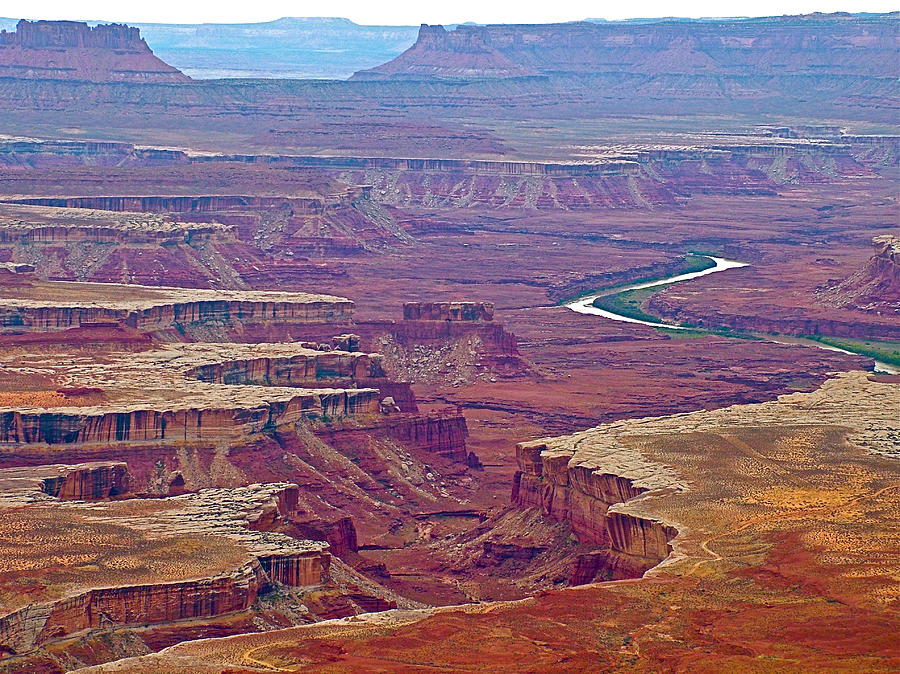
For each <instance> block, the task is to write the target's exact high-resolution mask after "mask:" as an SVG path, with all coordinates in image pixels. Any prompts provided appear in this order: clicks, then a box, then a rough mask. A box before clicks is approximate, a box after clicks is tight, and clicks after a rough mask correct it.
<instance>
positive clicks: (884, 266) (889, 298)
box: [819, 234, 900, 314]
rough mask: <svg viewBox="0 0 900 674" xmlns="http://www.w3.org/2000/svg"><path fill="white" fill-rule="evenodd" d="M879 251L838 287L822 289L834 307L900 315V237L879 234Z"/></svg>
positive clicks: (876, 238)
mask: <svg viewBox="0 0 900 674" xmlns="http://www.w3.org/2000/svg"><path fill="white" fill-rule="evenodd" d="M874 244H875V246H876V249H877V252H876V253H875V255H873V256H872V258H871V259H870V260H869V261H868V262H867V263H866V264H865V266H864V267H863V268H862V269H860V270H859V271H857V272H855V273H854V274H853V275H851V276H850V277H849V278H846V279H844V280H843V281H841V282H840V283H838V284H837V285H835V286H832V287H827V288H823V289H821V290H820V293H819V296H820V297H821V299H822V300H823V301H824V302H826V303H827V304H829V305H831V306H836V307H847V308H852V309H857V310H861V311H866V312H880V313H883V314H900V238H897V237H895V236H892V235H890V234H885V235H882V236H878V237H875V240H874Z"/></svg>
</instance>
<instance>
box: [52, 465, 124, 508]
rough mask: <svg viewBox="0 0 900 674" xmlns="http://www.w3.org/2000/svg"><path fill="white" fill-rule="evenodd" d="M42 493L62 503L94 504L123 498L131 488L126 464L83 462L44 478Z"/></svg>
mask: <svg viewBox="0 0 900 674" xmlns="http://www.w3.org/2000/svg"><path fill="white" fill-rule="evenodd" d="M43 487H44V491H45V492H46V493H47V494H49V495H50V496H55V497H56V498H58V499H60V500H61V501H97V500H100V499H106V498H110V497H112V496H122V495H124V494H127V493H128V492H129V489H130V476H129V474H128V465H127V464H126V463H125V462H117V463H86V464H78V465H76V466H70V467H68V470H67V471H66V472H64V473H63V474H61V475H58V476H54V477H48V478H44V481H43Z"/></svg>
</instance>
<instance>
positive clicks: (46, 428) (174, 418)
mask: <svg viewBox="0 0 900 674" xmlns="http://www.w3.org/2000/svg"><path fill="white" fill-rule="evenodd" d="M378 401H379V394H378V391H377V390H374V389H357V390H325V391H319V392H312V391H311V392H304V393H300V394H298V395H296V396H295V397H293V398H291V399H290V400H285V401H271V402H268V403H261V404H259V405H257V406H255V407H252V408H240V407H237V408H219V409H180V410H165V411H163V410H153V409H138V410H128V411H115V410H108V409H102V408H99V409H96V410H90V409H88V410H78V411H74V410H66V411H59V412H57V411H33V412H32V411H27V410H4V411H0V442H2V443H14V444H36V443H47V444H95V443H110V442H148V441H160V442H163V441H170V442H176V441H177V442H195V441H200V440H210V439H231V440H235V439H239V438H242V437H246V436H247V435H251V434H254V433H259V432H261V431H262V430H264V429H266V428H275V427H276V426H278V425H282V424H292V423H296V422H298V421H301V420H304V419H307V418H308V417H310V416H312V417H327V418H343V417H347V416H352V415H363V414H375V413H377V411H378Z"/></svg>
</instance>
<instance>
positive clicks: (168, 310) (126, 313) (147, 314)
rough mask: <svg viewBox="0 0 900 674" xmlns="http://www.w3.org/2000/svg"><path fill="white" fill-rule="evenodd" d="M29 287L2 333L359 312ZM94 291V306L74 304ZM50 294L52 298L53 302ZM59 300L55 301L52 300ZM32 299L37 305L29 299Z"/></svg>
mask: <svg viewBox="0 0 900 674" xmlns="http://www.w3.org/2000/svg"><path fill="white" fill-rule="evenodd" d="M19 285H22V286H28V287H29V288H30V291H29V292H28V293H24V292H23V293H20V294H18V295H17V296H16V297H10V298H6V299H3V300H2V301H0V329H5V331H15V332H19V331H22V330H33V331H51V330H66V329H69V328H76V327H79V326H80V325H82V324H84V323H94V324H96V323H105V322H110V321H112V322H117V323H122V324H124V325H126V326H128V327H130V328H135V329H138V330H165V329H169V328H175V329H180V330H182V331H183V330H184V329H185V328H187V327H189V326H190V325H191V324H197V323H211V322H213V323H223V324H225V325H244V324H248V325H252V324H255V323H293V324H296V323H324V322H333V323H338V324H340V323H344V322H349V321H350V319H351V316H352V311H353V302H351V301H350V300H347V299H344V298H340V297H332V296H328V295H311V294H307V293H279V292H263V291H260V292H245V291H227V290H222V291H213V290H207V289H199V288H198V289H193V290H185V289H181V288H167V287H162V286H160V287H148V286H138V285H121V284H112V283H110V284H93V285H78V284H72V285H68V284H50V285H44V284H42V283H40V282H37V281H36V280H34V279H32V280H31V281H29V280H28V279H23V280H21V281H20V282H19ZM70 291H71V292H73V293H74V294H75V295H76V296H79V295H81V294H82V292H87V291H93V293H92V299H91V300H90V301H80V300H78V299H77V298H76V299H70V297H69V296H68V292H70ZM48 292H49V293H50V294H51V296H50V297H48ZM52 295H55V298H53V297H52ZM29 296H31V297H34V299H28V298H29Z"/></svg>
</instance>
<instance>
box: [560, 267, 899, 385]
mask: <svg viewBox="0 0 900 674" xmlns="http://www.w3.org/2000/svg"><path fill="white" fill-rule="evenodd" d="M707 257H709V259H710V260H712V261H713V262H715V263H716V265H715V266H714V267H710V268H709V269H704V270H703V271H695V272H690V273H688V274H678V275H677V276H670V277H669V278H664V279H660V280H658V281H647V282H645V283H635V284H633V285H629V286H625V287H622V288H612V289H609V290H604V291H601V292H598V293H594V294H592V295H587V296H585V297H579V298H578V299H577V300H573V301H572V302H569V303H567V304H566V307H568V308H569V309H571V310H572V311H574V312H576V313H579V314H588V315H590V316H600V317H601V318H608V319H609V320H611V321H621V322H622V323H637V324H639V325H648V326H650V327H651V328H667V329H669V330H691V329H692V328H690V327H686V326H683V325H675V324H674V323H662V322H659V323H655V322H652V321H642V320H640V319H638V318H632V317H631V316H623V315H622V314H617V313H614V312H612V311H607V310H606V309H599V308H598V307H595V306H594V300H595V299H597V298H598V297H606V296H608V295H618V294H619V293H624V292H627V291H629V290H640V289H642V288H653V287H656V286H664V285H668V284H670V283H680V282H682V281H690V280H691V279H695V278H700V277H701V276H707V275H708V274H716V273H718V272H722V271H727V270H728V269H737V268H738V267H747V266H748V265H747V263H746V262H736V261H735V260H726V259H725V258H722V257H714V256H712V255H709V256H707ZM753 336H754V337H759V338H761V339H765V340H767V341H770V342H776V343H777V344H789V345H800V346H814V347H816V348H817V349H824V350H825V351H837V352H839V353H847V354H851V355H855V354H853V352H852V351H847V350H845V349H841V348H838V347H836V346H832V345H830V344H823V343H822V342H817V341H816V340H814V339H807V338H805V337H792V336H788V335H783V336H782V335H767V334H753ZM875 371H876V372H884V373H887V374H900V368H898V367H896V366H894V365H888V364H887V363H882V362H881V361H877V360H876V361H875Z"/></svg>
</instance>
